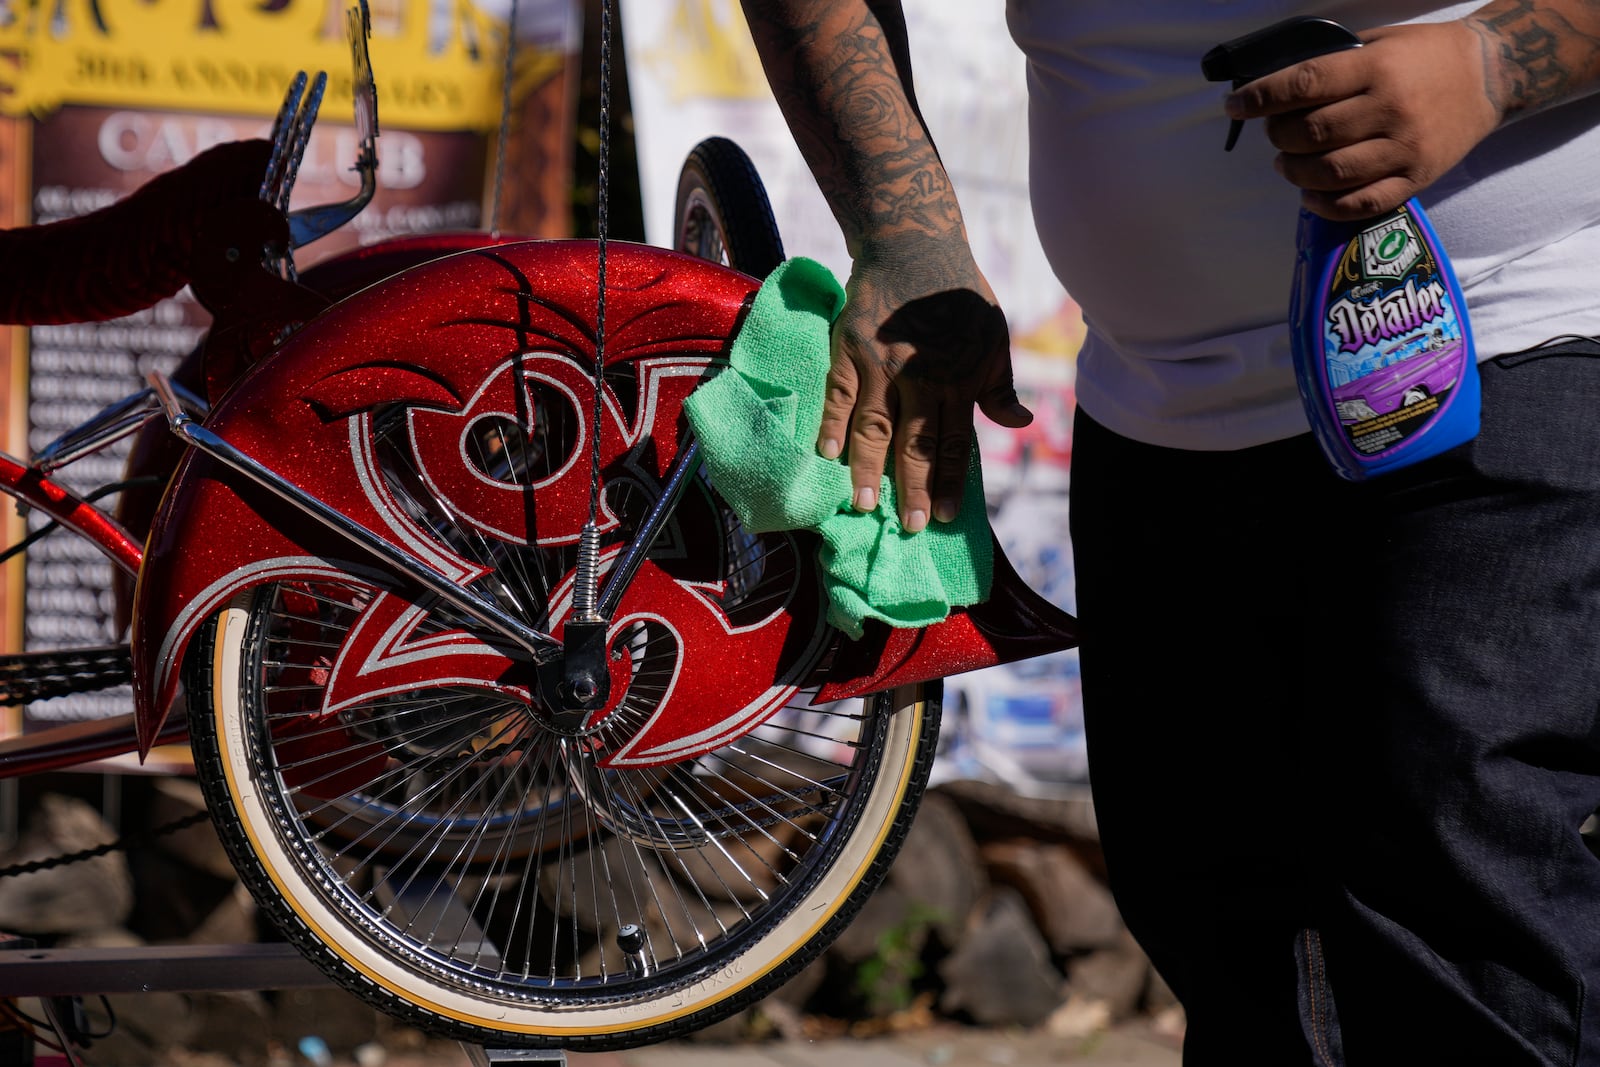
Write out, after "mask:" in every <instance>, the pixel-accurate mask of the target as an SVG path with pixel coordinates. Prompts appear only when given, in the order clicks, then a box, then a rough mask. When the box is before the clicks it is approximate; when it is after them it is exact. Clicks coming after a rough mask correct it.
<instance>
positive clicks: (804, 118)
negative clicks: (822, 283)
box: [744, 0, 961, 251]
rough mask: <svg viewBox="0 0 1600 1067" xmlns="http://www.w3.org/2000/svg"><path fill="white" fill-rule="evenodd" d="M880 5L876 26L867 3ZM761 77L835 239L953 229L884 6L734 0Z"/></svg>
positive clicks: (953, 210)
mask: <svg viewBox="0 0 1600 1067" xmlns="http://www.w3.org/2000/svg"><path fill="white" fill-rule="evenodd" d="M874 7H879V8H884V9H885V21H886V22H888V23H889V26H888V29H889V30H890V31H891V32H888V33H886V32H885V25H884V23H883V22H880V21H879V18H878V16H877V14H875V12H874V10H873V8H874ZM744 9H745V16H746V20H747V21H748V22H749V24H750V30H751V33H752V35H753V36H754V38H755V41H756V47H757V48H758V50H759V51H760V52H761V56H762V61H763V65H764V66H765V68H766V71H767V79H768V81H769V82H770V83H771V84H772V89H773V93H774V95H775V96H776V97H777V100H778V104H779V106H780V107H781V108H782V110H783V113H784V116H785V118H787V119H788V122H789V126H790V128H791V130H793V132H794V135H795V140H796V142H797V143H798V144H799V146H800V150H801V152H802V154H804V156H805V158H806V162H807V163H808V164H809V165H810V167H811V170H812V173H813V174H815V175H816V178H817V183H818V184H819V185H820V186H821V187H822V192H823V195H824V196H826V197H827V199H828V203H829V205H830V206H832V208H833V212H834V215H835V217H837V218H838V220H839V225H840V227H841V228H842V229H843V231H844V235H845V239H846V241H847V242H848V243H849V244H850V246H851V249H852V251H855V250H856V248H857V247H858V245H859V244H860V242H862V241H864V240H869V239H872V238H874V237H880V236H885V235H890V234H902V233H905V234H909V233H920V234H925V235H942V234H950V233H959V232H960V230H961V213H960V209H959V207H958V206H957V204H956V200H955V195H954V193H953V191H952V190H951V188H950V182H949V178H948V176H947V175H946V174H945V170H944V167H943V165H942V164H941V163H940V162H939V156H938V153H937V152H936V151H935V150H934V146H933V142H932V140H931V139H930V138H929V137H928V134H927V131H926V130H925V129H924V127H923V124H922V120H921V117H920V116H919V115H918V113H917V109H916V103H915V98H914V96H913V95H912V93H911V90H910V77H909V71H908V70H907V69H906V64H907V58H906V51H905V49H904V46H903V33H904V27H903V23H900V22H899V21H898V19H896V18H894V17H893V14H892V9H893V5H883V4H869V3H865V2H859V0H858V2H854V3H840V2H838V0H744Z"/></svg>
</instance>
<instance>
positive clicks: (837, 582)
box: [684, 258, 994, 638]
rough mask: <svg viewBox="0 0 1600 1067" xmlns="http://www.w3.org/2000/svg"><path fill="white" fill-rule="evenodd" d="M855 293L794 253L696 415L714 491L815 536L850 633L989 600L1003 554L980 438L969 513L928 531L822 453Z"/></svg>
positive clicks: (767, 286)
mask: <svg viewBox="0 0 1600 1067" xmlns="http://www.w3.org/2000/svg"><path fill="white" fill-rule="evenodd" d="M844 299H845V297H844V290H843V289H842V288H841V287H840V285H839V282H838V281H837V280H836V279H835V278H834V276H833V274H832V273H831V272H830V271H829V270H828V268H826V267H824V266H823V265H822V264H820V263H817V262H816V261H814V260H809V259H798V258H797V259H791V260H789V261H788V262H786V263H784V264H783V265H782V266H780V267H779V268H778V269H777V270H775V271H773V273H772V275H771V276H770V277H768V278H767V280H766V282H765V283H764V284H763V285H762V286H761V290H760V292H758V293H757V294H756V298H755V303H754V304H753V305H752V306H751V308H750V313H749V315H748V316H747V317H746V318H745V322H744V325H743V326H741V327H740V329H739V334H738V336H737V337H735V338H734V341H733V349H732V352H731V353H730V357H729V363H730V368H729V369H728V370H726V371H724V372H723V373H721V374H718V375H717V376H716V377H714V378H712V379H710V380H709V381H706V382H704V383H702V384H701V385H700V386H699V387H698V388H696V389H695V391H694V393H693V394H692V395H691V396H690V397H689V399H688V401H687V402H686V403H685V405H684V407H685V409H686V411H687V412H688V415H689V422H690V423H691V424H692V425H693V426H694V432H695V435H696V436H697V437H698V438H699V439H700V448H701V451H702V453H703V454H704V456H705V462H706V466H707V469H708V470H709V471H710V473H711V479H712V482H713V484H715V485H716V487H717V491H718V492H719V493H721V494H722V497H723V499H725V500H726V501H727V502H728V504H729V506H730V507H732V508H733V510H734V513H735V514H737V515H738V516H739V519H740V521H741V522H743V523H744V525H745V527H746V528H747V529H749V530H751V531H753V532H756V533H761V532H766V531H773V530H815V531H817V532H818V533H820V534H821V535H822V548H821V550H820V552H819V562H820V563H821V565H822V570H823V584H824V586H825V587H826V590H827V594H828V621H829V622H830V623H832V624H833V625H834V626H836V627H838V628H839V629H840V630H842V631H843V632H844V633H846V634H848V635H849V636H850V637H852V638H857V637H860V636H861V633H862V622H863V621H864V620H866V619H879V620H881V621H883V622H886V623H888V624H889V625H890V626H904V627H916V626H927V625H929V624H931V623H935V622H938V621H939V620H940V619H943V618H944V617H945V616H947V615H948V614H949V613H950V609H951V608H953V607H963V606H966V605H969V604H976V603H978V602H980V601H982V600H984V599H985V598H986V597H987V596H988V595H989V585H990V582H991V580H992V579H993V576H994V548H993V543H992V541H991V540H990V534H989V523H988V516H987V512H986V511H985V508H984V497H983V476H982V471H981V469H980V467H979V464H978V446H977V442H976V441H974V442H973V446H972V451H971V456H972V459H971V462H970V463H969V465H968V469H967V481H966V485H965V487H964V489H963V497H962V502H961V512H960V515H959V516H958V517H957V518H956V520H955V521H954V522H948V523H942V522H933V523H929V525H928V526H927V528H926V529H924V530H922V531H921V532H920V533H915V534H912V533H907V532H906V531H905V530H904V529H902V528H901V526H900V520H899V517H898V512H897V510H896V508H895V496H894V484H893V482H892V481H891V480H890V479H889V478H887V477H885V478H884V479H883V483H882V485H881V487H880V491H879V494H878V506H877V508H876V509H874V510H873V511H870V512H859V511H856V510H855V508H853V507H852V506H851V504H850V497H851V489H852V486H851V483H850V470H849V468H848V467H847V466H846V465H845V463H844V461H843V460H830V459H824V458H823V457H822V456H820V455H818V454H817V447H816V442H817V432H818V430H819V429H820V427H821V425H822V399H823V389H824V384H825V382H826V379H827V374H828V332H829V328H830V326H831V325H832V323H833V320H834V318H835V317H836V316H837V315H838V314H839V310H840V309H841V308H842V307H843V306H844Z"/></svg>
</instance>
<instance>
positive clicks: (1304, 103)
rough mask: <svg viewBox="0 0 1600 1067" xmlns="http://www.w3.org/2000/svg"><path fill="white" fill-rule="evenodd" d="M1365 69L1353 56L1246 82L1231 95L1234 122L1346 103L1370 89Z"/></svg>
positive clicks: (1229, 104) (1334, 57) (1309, 62)
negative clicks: (1337, 102) (1341, 102)
mask: <svg viewBox="0 0 1600 1067" xmlns="http://www.w3.org/2000/svg"><path fill="white" fill-rule="evenodd" d="M1367 80H1368V76H1367V72H1366V70H1365V65H1364V64H1362V63H1360V62H1357V61H1356V56H1355V53H1353V52H1336V53H1334V54H1332V55H1327V56H1319V57H1317V58H1316V59H1308V60H1306V61H1305V62H1303V63H1296V64H1295V65H1294V66H1291V67H1285V68H1284V69H1282V70H1279V71H1274V72H1273V73H1271V74H1267V75H1263V76H1262V77H1260V78H1257V79H1255V80H1254V81H1251V82H1247V83H1245V84H1244V85H1242V86H1240V87H1239V88H1238V89H1235V90H1234V91H1233V92H1231V93H1229V94H1228V97H1227V100H1226V102H1225V104H1224V109H1225V110H1226V111H1227V114H1228V117H1229V118H1231V119H1260V118H1267V117H1268V116H1271V115H1283V114H1288V113H1290V112H1295V111H1304V110H1305V109H1306V108H1312V107H1318V106H1320V105H1322V104H1331V103H1333V102H1334V101H1336V100H1345V99H1348V98H1350V97H1352V96H1355V95H1357V94H1358V93H1361V92H1363V91H1365V90H1366V88H1367Z"/></svg>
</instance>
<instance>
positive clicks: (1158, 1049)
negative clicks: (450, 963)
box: [387, 1024, 1179, 1067]
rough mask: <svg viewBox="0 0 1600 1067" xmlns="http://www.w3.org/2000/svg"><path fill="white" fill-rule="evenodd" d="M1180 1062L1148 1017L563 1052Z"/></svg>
mask: <svg viewBox="0 0 1600 1067" xmlns="http://www.w3.org/2000/svg"><path fill="white" fill-rule="evenodd" d="M447 1051H449V1050H440V1051H439V1052H435V1051H434V1050H432V1049H430V1050H429V1055H428V1056H427V1057H426V1060H425V1061H424V1060H422V1059H419V1060H418V1061H417V1064H416V1065H415V1067H424V1063H425V1067H469V1065H471V1064H473V1063H474V1060H473V1058H471V1057H470V1056H469V1055H468V1053H467V1052H466V1050H464V1049H460V1048H459V1047H457V1049H456V1050H454V1051H453V1054H448V1055H447V1054H441V1053H444V1052H447ZM477 1062H479V1063H481V1062H482V1061H477ZM523 1062H525V1063H526V1062H527V1061H523ZM546 1062H547V1063H548V1062H549V1061H546ZM1178 1062H1179V1056H1178V1050H1177V1047H1176V1045H1175V1043H1174V1042H1173V1041H1172V1040H1171V1039H1168V1038H1163V1037H1160V1036H1158V1035H1156V1034H1154V1033H1153V1032H1151V1030H1150V1028H1149V1027H1148V1026H1147V1025H1145V1024H1131V1025H1129V1026H1125V1027H1122V1028H1120V1029H1117V1030H1112V1031H1110V1032H1108V1033H1102V1034H1096V1035H1094V1036H1092V1037H1086V1038H1085V1037H1075V1038H1062V1037H1051V1036H1049V1035H1047V1034H1041V1033H1010V1032H1002V1031H993V1030H978V1029H971V1028H955V1027H940V1028H936V1029H930V1030H919V1031H913V1032H911V1033H905V1034H898V1035H895V1036H893V1037H875V1038H861V1039H855V1038H831V1039H828V1040H820V1041H773V1042H767V1043H761V1044H742V1045H714V1044H709V1043H691V1042H671V1043H668V1044H663V1045H654V1046H651V1047H649V1048H638V1049H629V1050H627V1051H624V1052H598V1053H569V1054H568V1056H567V1067H945V1065H949V1067H988V1065H991V1064H992V1065H995V1067H1055V1065H1069V1067H1178ZM387 1067H413V1065H412V1064H411V1063H410V1058H409V1057H395V1058H392V1059H390V1060H389V1062H388V1064H387Z"/></svg>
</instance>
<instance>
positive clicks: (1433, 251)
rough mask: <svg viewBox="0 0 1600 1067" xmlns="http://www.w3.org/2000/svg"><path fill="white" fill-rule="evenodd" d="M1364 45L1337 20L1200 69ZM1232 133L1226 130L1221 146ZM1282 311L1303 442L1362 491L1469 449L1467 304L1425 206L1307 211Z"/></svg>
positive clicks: (1295, 58) (1242, 76)
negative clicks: (1307, 429) (1304, 428)
mask: <svg viewBox="0 0 1600 1067" xmlns="http://www.w3.org/2000/svg"><path fill="white" fill-rule="evenodd" d="M1359 47H1361V39H1360V38H1359V37H1357V36H1356V35H1355V34H1353V33H1351V32H1350V31H1349V30H1348V29H1346V28H1345V27H1343V26H1341V25H1339V24H1338V23H1336V22H1332V21H1330V20H1328V19H1323V18H1310V17H1301V18H1293V19H1289V20H1287V21H1284V22H1280V23H1278V24H1276V25H1274V26H1269V27H1267V28H1266V29H1263V30H1258V31H1256V32H1255V33H1251V34H1246V35H1245V36H1243V37H1238V38H1235V39H1234V40H1231V41H1228V42H1226V43H1224V44H1220V45H1218V46H1217V47H1215V48H1213V49H1212V50H1211V51H1210V52H1207V53H1206V55H1205V57H1204V58H1203V59H1202V60H1201V70H1202V71H1203V72H1204V73H1205V76H1206V77H1207V78H1209V79H1210V80H1212V81H1225V80H1231V81H1232V82H1233V86H1234V88H1238V87H1239V86H1241V85H1243V84H1245V83H1246V82H1248V81H1251V80H1253V79H1255V78H1259V77H1262V76H1263V75H1266V74H1270V73H1272V72H1273V71H1276V70H1281V69H1282V68H1284V67H1287V66H1291V65H1292V64H1295V63H1299V62H1302V61H1304V60H1307V59H1311V58H1313V57H1315V56H1320V55H1326V54H1328V53H1330V52H1338V51H1342V50H1344V49H1347V48H1359ZM1241 126H1242V123H1240V122H1239V121H1238V120H1235V122H1234V124H1233V127H1232V128H1231V129H1230V130H1229V132H1228V142H1227V145H1226V146H1225V147H1226V148H1227V149H1229V150H1231V149H1232V148H1233V146H1234V143H1235V142H1236V141H1237V140H1238V136H1239V129H1240V127H1241ZM1295 249H1296V250H1295V270H1294V287H1293V290H1292V293H1291V296H1290V299H1289V328H1290V346H1291V350H1292V352H1293V356H1294V371H1295V381H1296V383H1297V384H1298V385H1299V388H1300V399H1301V400H1302V401H1303V402H1304V404H1305V408H1306V415H1307V417H1308V418H1309V419H1310V422H1311V429H1312V432H1313V433H1314V434H1315V436H1316V439H1317V442H1318V444H1320V445H1321V446H1322V451H1323V453H1324V454H1325V455H1326V456H1327V457H1328V461H1329V462H1330V463H1331V464H1332V465H1333V468H1334V470H1336V471H1337V472H1338V473H1339V474H1340V475H1341V476H1342V477H1344V478H1346V479H1349V480H1350V481H1360V480H1363V479H1365V478H1368V477H1371V476H1372V475H1375V474H1382V473H1384V472H1386V471H1391V470H1395V469H1397V468H1400V467H1405V466H1408V465H1410V464H1412V463H1415V462H1417V461H1418V460H1422V459H1426V458H1428V457H1430V456H1436V455H1438V454H1439V453H1440V452H1443V451H1445V450H1446V449H1450V448H1454V447H1455V446H1456V445H1459V444H1462V443H1463V442H1466V441H1470V440H1472V438H1473V437H1475V436H1477V433H1478V365H1477V353H1476V350H1475V349H1474V347H1473V343H1472V330H1471V327H1470V325H1469V324H1468V322H1467V307H1466V302H1465V301H1464V300H1463V299H1462V297H1461V286H1460V284H1459V283H1458V282H1457V281H1456V275H1455V270H1454V269H1453V268H1452V267H1451V265H1450V261H1449V259H1448V258H1446V256H1445V252H1444V248H1443V246H1442V245H1441V244H1440V243H1439V237H1438V235H1437V234H1436V233H1434V230H1433V226H1432V224H1431V223H1430V222H1429V221H1428V216H1427V215H1426V214H1425V213H1424V212H1423V210H1422V205H1420V204H1418V203H1417V201H1416V200H1415V199H1411V200H1407V201H1406V202H1405V203H1404V204H1401V205H1400V206H1399V207H1397V208H1395V209H1394V210H1392V211H1389V212H1386V213H1385V214H1383V215H1380V216H1378V217H1376V218H1371V219H1364V220H1362V221H1359V222H1334V221H1331V220H1329V219H1325V218H1322V217H1321V216H1319V215H1314V214H1312V213H1311V212H1309V211H1306V210H1304V209H1302V210H1301V212H1300V224H1299V229H1298V231H1297V233H1296V235H1295Z"/></svg>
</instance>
